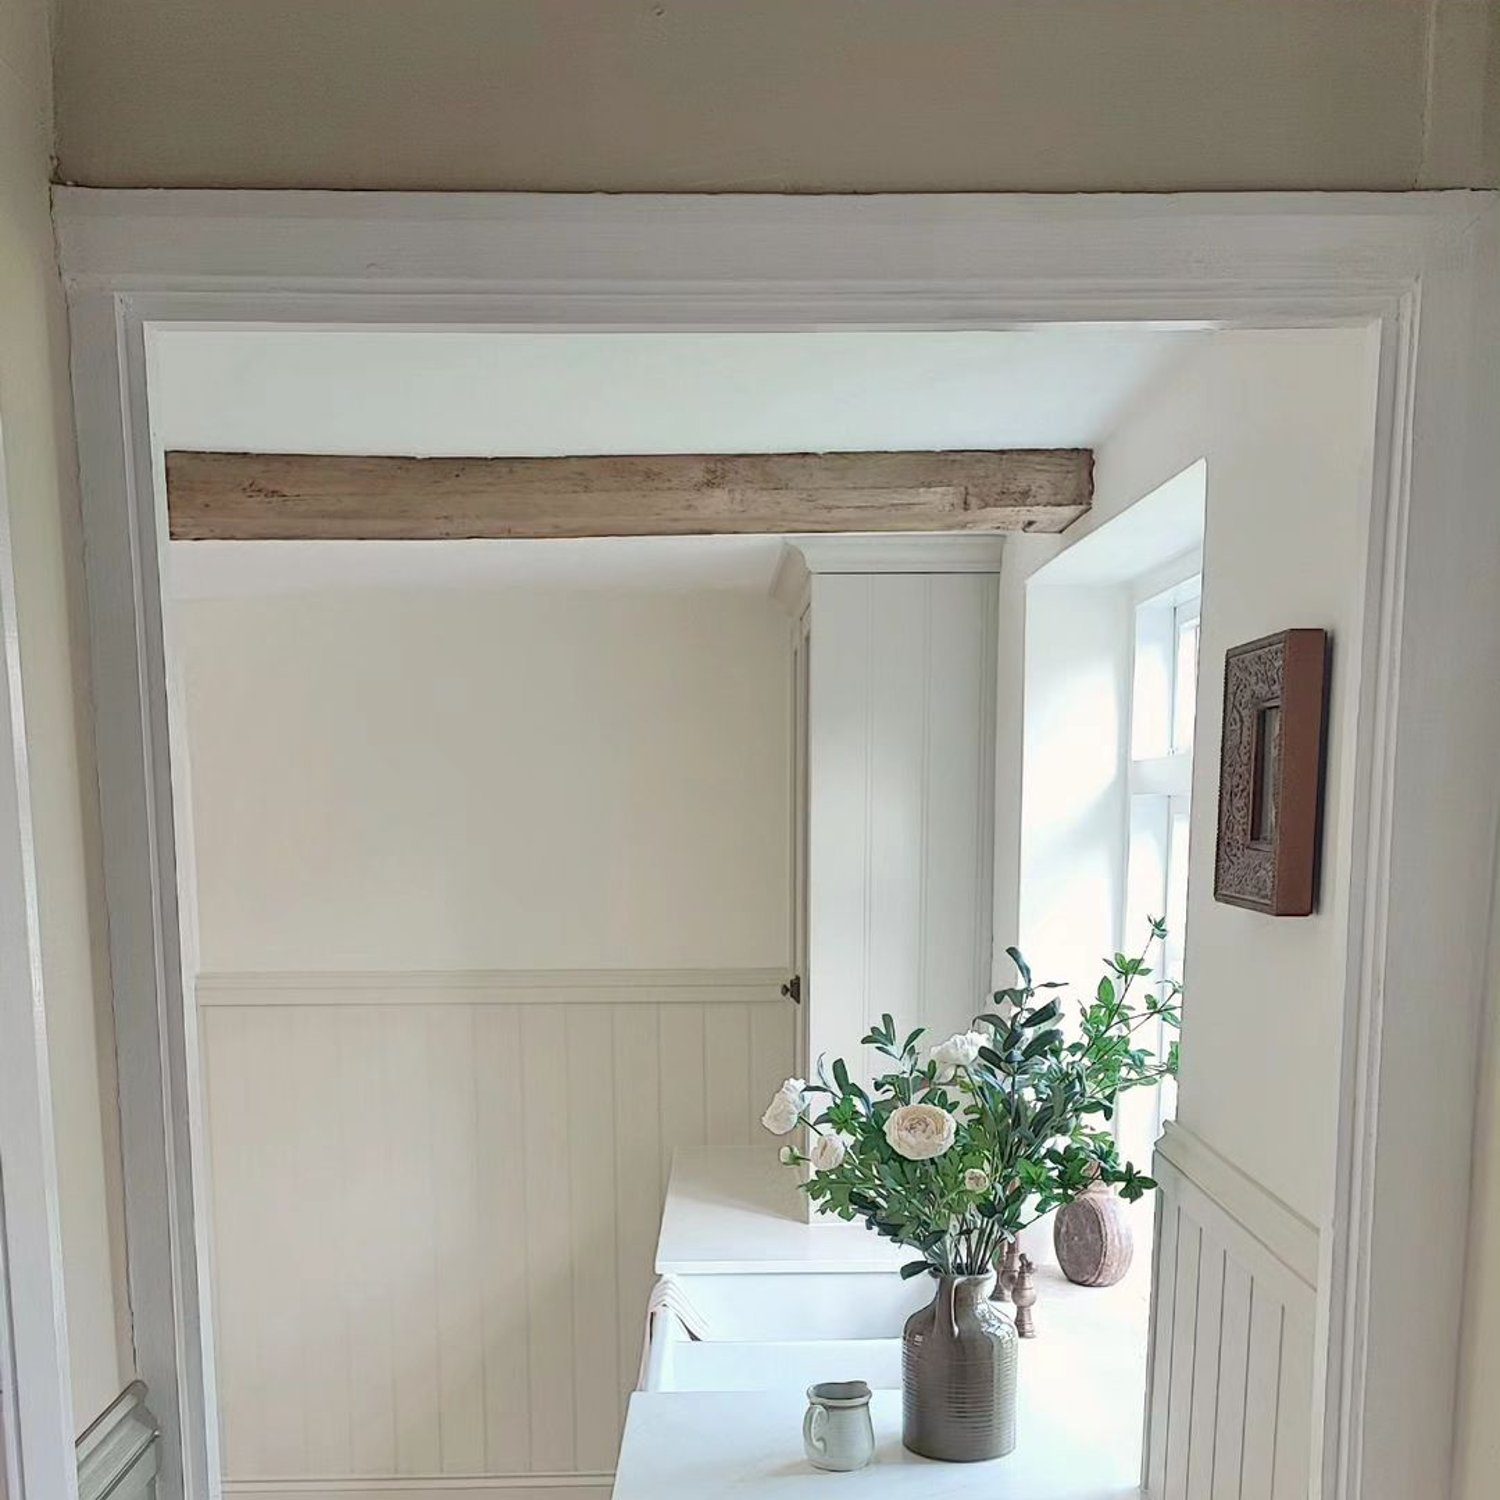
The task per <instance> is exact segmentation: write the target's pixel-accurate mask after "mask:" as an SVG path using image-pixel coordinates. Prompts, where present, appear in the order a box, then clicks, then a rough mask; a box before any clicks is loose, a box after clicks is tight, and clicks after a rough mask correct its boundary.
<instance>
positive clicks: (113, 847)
mask: <svg viewBox="0 0 1500 1500" xmlns="http://www.w3.org/2000/svg"><path fill="white" fill-rule="evenodd" d="M1497 202H1500V200H1497V197H1496V195H1494V194H1488V193H1469V192H1455V193H1432V194H1428V193H1409V194H1391V195H1380V194H1312V193H1309V194H1282V193H1276V194H1226V195H1220V194H1204V195H1189V196H1139V197H1135V196H1111V195H1098V196H1055V197H1029V196H990V195H963V196H946V195H932V196H922V197H908V196H898V195H891V196H884V195H876V196H870V197H795V198H794V197H770V196H719V197H698V196H654V195H648V196H618V197H607V196H598V195H532V194H493V195H485V194H388V193H310V192H200V191H114V190H97V191H96V190H82V189H60V190H58V191H57V193H56V196H55V209H56V217H57V225H58V234H59V245H60V251H61V260H62V269H63V273H64V278H65V281H66V284H67V288H68V295H69V303H70V309H71V321H72V339H73V378H74V388H75V396H76V406H77V422H78V433H79V440H80V453H81V464H82V479H83V492H84V527H85V540H86V555H87V562H88V583H89V600H90V615H91V631H92V661H93V673H94V691H95V699H96V722H97V738H98V754H99V762H100V767H99V769H100V791H101V811H102V819H103V836H104V859H105V877H106V888H107V896H108V905H109V912H110V948H111V964H112V977H113V983H114V992H115V997H116V998H115V1005H116V1015H117V1021H116V1030H117V1034H118V1036H119V1039H120V1043H119V1044H120V1093H121V1113H122V1133H123V1141H124V1154H125V1175H126V1208H127V1234H128V1238H129V1251H130V1254H129V1262H130V1287H131V1302H132V1306H133V1309H134V1315H135V1327H136V1343H137V1350H136V1353H137V1361H138V1366H137V1367H138V1369H139V1370H140V1372H141V1374H142V1375H143V1376H144V1377H145V1378H146V1380H147V1381H148V1383H149V1385H150V1387H151V1389H152V1391H153V1393H154V1395H155V1397H156V1401H157V1403H158V1410H159V1413H160V1416H161V1420H162V1425H163V1429H164V1443H163V1448H164V1452H163V1484H164V1494H165V1495H176V1494H178V1493H179V1492H183V1491H185V1492H186V1493H187V1494H189V1495H193V1496H199V1495H211V1494H213V1493H214V1492H215V1490H216V1488H217V1483H218V1480H217V1462H216V1459H215V1457H214V1454H213V1445H214V1443H215V1440H216V1438H215V1434H216V1420H215V1410H216V1408H215V1399H214V1391H213V1370H212V1360H211V1356H210V1354H209V1350H210V1348H211V1344H212V1333H211V1329H210V1327H209V1319H208V1301H207V1298H206V1296H205V1295H204V1293H203V1276H204V1268H205V1267H206V1264H207V1261H206V1253H205V1251H206V1247H205V1242H204V1236H205V1228H204V1223H203V1216H202V1214H201V1213H200V1212H199V1211H198V1210H197V1207H196V1205H198V1204H201V1202H202V1201H203V1198H202V1191H201V1189H202V1182H201V1176H200V1175H199V1174H200V1173H201V1171H202V1156H201V1150H200V1141H199V1135H198V1131H199V1126H198V1119H199V1115H198V1110H197V1105H196V1101H195V1092H196V1079H197V1066H196V1034H195V1018H194V1015H193V1008H192V1007H191V1006H189V1005H184V984H183V973H182V963H181V961H180V957H179V955H180V953H181V942H182V937H183V934H182V932H181V918H180V915H179V913H180V910H181V906H182V903H181V902H180V900H179V892H178V851H177V847H176V834H175V833H174V819H173V805H172V764H171V757H170V754H169V747H168V746H169V742H168V714H167V696H168V680H167V661H168V642H167V641H166V638H165V637H166V632H167V629H168V624H169V622H166V621H164V619H163V610H162V601H161V592H160V579H161V566H162V556H163V553H162V548H163V545H164V540H165V537H166V517H165V514H164V506H163V502H162V499H161V495H160V486H159V485H158V483H157V478H158V476H157V475H156V474H155V472H154V461H153V454H152V447H151V440H150V416H149V409H148V399H149V392H148V388H147V369H148V352H149V347H150V343H151V339H152V337H153V335H154V333H155V331H156V330H158V329H162V328H165V327H169V326H172V325H179V326H181V325H195V326H200V327H201V326H208V325H223V324H231V325H236V326H241V327H245V326H255V325H280V326H286V325H297V324H304V325H305V324H315V325H322V326H330V325H331V326H355V325H360V326H372V327H397V326H399V327H407V328H417V327H425V326H448V327H453V326H458V327H479V326H486V327H502V328H511V329H516V330H521V329H525V330H528V331H547V330H564V329H567V330H575V331H586V330H623V329H635V330H659V331H671V330H687V329H697V330H704V329H720V330H742V331H743V330H777V329H782V330H785V329H796V328H849V329H852V328H862V329H887V330H900V329H953V330H957V329H992V328H1010V327H1018V326H1028V325H1036V324H1045V323H1053V322H1088V323H1096V324H1097V323H1122V324H1142V323H1146V324H1151V323H1157V324H1160V323H1164V322H1165V323H1174V324H1184V323H1185V324H1189V325H1198V326H1203V327H1209V328H1231V327H1232V328H1266V327H1321V326H1329V325H1335V324H1350V323H1365V324H1375V325H1378V328H1379V334H1380V361H1379V370H1380V373H1379V393H1378V411H1377V419H1376V442H1375V453H1374V472H1373V475H1372V485H1371V506H1370V511H1369V551H1368V561H1367V568H1366V579H1365V617H1364V618H1365V638H1364V641H1363V650H1362V652H1361V662H1362V668H1361V681H1360V683H1359V718H1358V725H1359V727H1358V744H1357V754H1356V757H1355V760H1356V765H1355V794H1354V838H1355V850H1354V862H1353V870H1354V876H1353V888H1352V891H1351V899H1350V903H1349V907H1350V909H1349V927H1348V955H1349V960H1348V965H1347V969H1348V977H1347V986H1346V994H1345V997H1344V1014H1343V1028H1342V1046H1341V1064H1340V1067H1341V1075H1340V1084H1339V1087H1340V1100H1339V1129H1338V1139H1337V1164H1336V1204H1335V1211H1334V1215H1333V1219H1332V1222H1331V1224H1329V1225H1328V1226H1327V1231H1328V1232H1327V1233H1325V1234H1324V1236H1323V1240H1324V1247H1323V1259H1324V1264H1323V1267H1322V1274H1321V1276H1320V1284H1321V1288H1322V1290H1321V1293H1320V1311H1319V1331H1318V1349H1319V1367H1318V1369H1317V1370H1316V1372H1315V1391H1316V1408H1317V1409H1316V1410H1315V1412H1314V1414H1313V1431H1314V1444H1315V1446H1314V1459H1313V1468H1314V1471H1315V1475H1316V1480H1315V1487H1316V1489H1317V1492H1318V1493H1319V1494H1320V1495H1321V1496H1324V1497H1329V1500H1397V1497H1400V1500H1406V1497H1408V1496H1410V1495H1411V1494H1415V1493H1424V1494H1433V1493H1435V1492H1434V1490H1433V1489H1432V1484H1433V1474H1434V1469H1435V1465H1441V1463H1443V1462H1445V1460H1442V1459H1440V1457H1439V1456H1440V1455H1449V1454H1451V1452H1452V1446H1453V1413H1454V1407H1455V1390H1456V1382H1457V1367H1458V1350H1459V1341H1460V1322H1461V1313H1462V1297H1463V1282H1464V1250H1465V1234H1464V1228H1465V1226H1466V1224H1467V1220H1468V1203H1469V1189H1470V1181H1469V1164H1470V1154H1471V1144H1472V1129H1473V1109H1474V1092H1475V1079H1474V1067H1473V1057H1474V1055H1475V1043H1476V1039H1477V1036H1478V1034H1479V1023H1480V1018H1481V1015H1482V1011H1483V1005H1484V995H1485V982H1486V981H1485V958H1486V950H1487V941H1488V935H1489V929H1490V924H1491V893H1492V889H1493V883H1494V872H1493V859H1494V847H1495V830H1496V827H1497V821H1500V784H1497V783H1500V775H1497V772H1496V769H1495V766H1494V764H1493V754H1492V751H1491V750H1490V749H1489V747H1491V746H1493V744H1494V743H1495V742H1496V740H1497V738H1500V686H1497V685H1496V684H1495V683H1494V680H1493V676H1492V675H1491V674H1489V673H1488V672H1487V664H1490V663H1493V661H1494V660H1495V659H1497V657H1500V619H1497V618H1495V617H1496V616H1497V615H1500V612H1497V611H1495V610H1494V606H1493V594H1492V590H1491V589H1490V588H1489V587H1488V586H1487V582H1492V579H1493V576H1494V574H1495V571H1496V570H1497V569H1500V518H1497V516H1496V515H1495V514H1494V512H1495V510H1496V507H1494V506H1493V504H1492V502H1491V497H1492V493H1493V476H1494V474H1495V473H1496V472H1500V436H1497V433H1496V431H1495V429H1496V427H1497V426H1500V424H1496V423H1494V422H1493V419H1492V417H1491V416H1489V415H1487V414H1486V412H1485V410H1484V402H1485V398H1486V396H1489V395H1490V394H1491V393H1492V392H1493V390H1494V389H1495V387H1496V381H1497V374H1500V371H1497V365H1500V274H1497V270H1496V267H1497V263H1500V208H1497ZM1433 665H1436V666H1438V667H1439V668H1440V669H1439V670H1429V669H1428V668H1429V667H1431V666H1433ZM1434 725H1441V726H1442V729H1443V739H1442V741H1441V750H1442V753H1441V754H1440V753H1438V748H1439V747H1438V745H1437V744H1435V743H1434V735H1433V733H1432V726H1434ZM1438 996H1441V1002H1440V1003H1441V1006H1442V1011H1441V1016H1442V1031H1441V1035H1442V1038H1443V1039H1444V1045H1443V1046H1442V1047H1435V1046H1433V1045H1431V1039H1430V1036H1429V1028H1430V1026H1431V1022H1432V1019H1433V1017H1434V1015H1435V1014H1436V1009H1435V1007H1436V1004H1437V1003H1438V1002H1437V1001H1436V998H1435V997H1438ZM1430 1163H1442V1164H1444V1165H1443V1167H1442V1168H1441V1169H1440V1170H1439V1169H1434V1168H1433V1167H1431V1166H1430V1165H1429V1164H1430ZM1414 1223H1415V1224H1422V1225H1434V1226H1441V1228H1442V1232H1441V1233H1439V1234H1435V1235H1432V1236H1427V1237H1424V1238H1423V1239H1422V1241H1421V1242H1420V1243H1418V1242H1417V1237H1416V1236H1413V1235H1412V1234H1411V1233H1410V1232H1409V1226H1410V1225H1411V1224H1414ZM1377 1308H1378V1309H1379V1315H1378V1317H1377V1316H1376V1309H1377Z"/></svg>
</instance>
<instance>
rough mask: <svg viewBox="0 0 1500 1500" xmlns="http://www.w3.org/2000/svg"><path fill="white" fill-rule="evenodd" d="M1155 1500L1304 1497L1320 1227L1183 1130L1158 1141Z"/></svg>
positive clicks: (1150, 1417)
mask: <svg viewBox="0 0 1500 1500" xmlns="http://www.w3.org/2000/svg"><path fill="white" fill-rule="evenodd" d="M1155 1173H1156V1176H1157V1179H1158V1181H1159V1182H1160V1184H1161V1191H1160V1193H1159V1194H1158V1196H1157V1209H1156V1213H1157V1219H1156V1239H1155V1249H1154V1254H1155V1257H1156V1266H1155V1276H1154V1282H1153V1284H1154V1286H1155V1288H1156V1302H1155V1305H1154V1306H1153V1308H1152V1313H1151V1353H1150V1363H1149V1368H1148V1373H1147V1391H1148V1395H1147V1407H1146V1434H1145V1450H1144V1451H1145V1471H1146V1472H1145V1485H1146V1492H1147V1495H1148V1496H1149V1497H1150V1500H1305V1497H1306V1495H1307V1493H1308V1483H1309V1476H1310V1471H1311V1460H1312V1454H1311V1441H1312V1430H1311V1421H1312V1410H1313V1388H1312V1381H1313V1340H1314V1324H1315V1317H1316V1303H1317V1279H1318V1265H1319V1236H1318V1230H1317V1228H1316V1226H1314V1225H1312V1224H1310V1223H1308V1222H1307V1220H1305V1219H1303V1218H1301V1217H1300V1216H1299V1215H1298V1214H1296V1213H1295V1212H1293V1210H1291V1209H1290V1208H1288V1207H1287V1206H1286V1204H1284V1203H1283V1202H1281V1200H1280V1199H1278V1198H1275V1197H1273V1196H1272V1195H1271V1194H1270V1193H1267V1192H1266V1191H1265V1190H1264V1189H1263V1188H1262V1187H1260V1186H1259V1185H1258V1184H1257V1183H1255V1182H1254V1181H1253V1180H1252V1179H1251V1178H1249V1177H1246V1176H1245V1175H1244V1174H1243V1173H1242V1172H1240V1171H1239V1169H1238V1168H1237V1167H1235V1166H1234V1165H1233V1164H1232V1163H1230V1162H1228V1161H1227V1160H1225V1158H1224V1157H1222V1156H1220V1155H1219V1154H1218V1153H1217V1152H1215V1151H1214V1150H1213V1149H1212V1148H1211V1147H1210V1146H1208V1145H1207V1144H1206V1143H1204V1142H1203V1141H1202V1140H1200V1139H1199V1138H1198V1137H1197V1136H1195V1135H1194V1134H1193V1133H1192V1132H1191V1131H1189V1130H1187V1129H1185V1128H1184V1127H1183V1126H1181V1125H1178V1124H1175V1123H1174V1124H1169V1125H1168V1126H1167V1129H1166V1133H1165V1134H1164V1135H1163V1137H1162V1139H1161V1141H1160V1143H1159V1144H1158V1146H1157V1152H1156V1163H1155Z"/></svg>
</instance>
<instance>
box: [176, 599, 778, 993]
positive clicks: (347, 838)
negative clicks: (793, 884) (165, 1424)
mask: <svg viewBox="0 0 1500 1500" xmlns="http://www.w3.org/2000/svg"><path fill="white" fill-rule="evenodd" d="M179 619H180V621H181V631H182V642H183V651H184V662H185V669H186V671H185V683H186V702H187V719H188V736H189V745H190V752H189V753H190V759H191V772H190V773H191V777H192V785H193V805H194V841H195V845H196V857H197V865H198V892H199V903H200V904H199V920H200V938H201V949H200V951H201V959H202V964H203V967H204V969H206V970H210V971H212V970H219V971H223V970H307V969H346V970H347V969H390V970H413V969H545V968H565V969H595V968H630V967H636V968H669V967H674V966H685V967H696V966H703V967H751V968H753V967H761V966H766V967H769V966H774V965H776V964H780V963H782V962H784V961H785V959H786V957H787V953H788V944H789V938H788V934H787V918H788V911H789V908H790V897H789V894H788V886H787V881H788V859H789V854H788V848H789V845H788V837H789V833H788V828H789V819H790V814H789V812H788V803H787V797H788V784H789V772H788V769H787V755H788V753H789V751H788V749H787V747H788V745H789V743H790V742H789V738H788V736H789V730H788V727H787V713H788V707H787V700H788V694H789V689H788V686H787V683H788V680H789V679H788V675H787V674H788V672H789V671H790V667H789V661H790V644H789V636H788V627H787V625H786V622H785V619H784V618H783V617H782V616H781V615H780V613H779V612H778V610H777V609H776V607H775V606H774V604H773V603H772V601H771V600H770V599H769V598H756V597H752V596H748V595H738V594H735V593H730V592H724V593H719V594H713V593H702V594H680V595H672V594H665V593H663V594H649V593H642V594H636V595H632V594H627V593H621V594H611V593H591V592H588V591H572V592H570V591H567V590H527V589H515V588H510V589H505V590H503V591H496V592H493V593H484V592H469V591H461V590H453V591H443V590H432V591H407V590H361V591H356V592H348V593H339V592H320V593H316V594H313V593H308V594H298V595H293V596H283V597H273V598H251V599H237V600H225V599H220V600H200V601H194V602H192V603H188V604H184V605H181V606H180V607H179Z"/></svg>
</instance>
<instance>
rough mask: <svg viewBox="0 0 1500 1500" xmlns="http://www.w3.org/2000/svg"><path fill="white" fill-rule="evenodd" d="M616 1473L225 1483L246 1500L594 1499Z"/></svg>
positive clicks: (228, 1492)
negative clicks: (307, 1499)
mask: <svg viewBox="0 0 1500 1500" xmlns="http://www.w3.org/2000/svg"><path fill="white" fill-rule="evenodd" d="M614 1482H615V1476H614V1474H613V1473H579V1474H414V1475H405V1474H403V1475H401V1476H400V1477H399V1478H373V1479H361V1478H352V1479H345V1478H334V1479H302V1478H296V1479H226V1480H225V1481H224V1493H225V1494H226V1495H233V1496H238V1497H241V1500H259V1497H261V1496H267V1497H269V1496H273V1495H304V1496H320V1495H338V1496H341V1497H347V1500H377V1497H378V1500H424V1497H426V1496H428V1495H434V1494H461V1495H471V1496H478V1497H481V1500H482V1497H483V1496H485V1495H500V1496H503V1497H504V1500H529V1497H530V1496H533V1495H545V1496H546V1497H547V1500H572V1497H573V1496H579V1497H583V1496H588V1497H590V1500H593V1497H595V1496H597V1495H599V1494H601V1493H603V1494H608V1492H609V1491H610V1490H611V1489H612V1488H613V1487H614Z"/></svg>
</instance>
